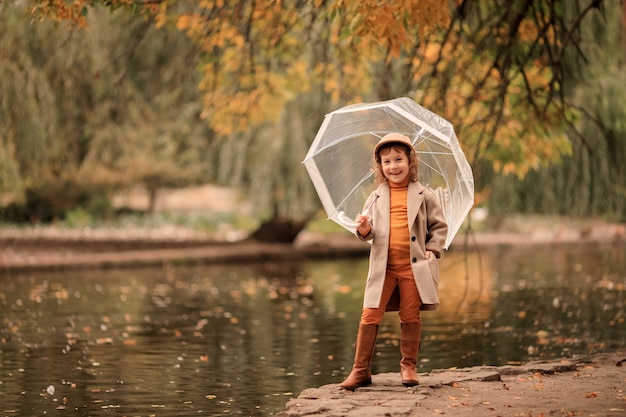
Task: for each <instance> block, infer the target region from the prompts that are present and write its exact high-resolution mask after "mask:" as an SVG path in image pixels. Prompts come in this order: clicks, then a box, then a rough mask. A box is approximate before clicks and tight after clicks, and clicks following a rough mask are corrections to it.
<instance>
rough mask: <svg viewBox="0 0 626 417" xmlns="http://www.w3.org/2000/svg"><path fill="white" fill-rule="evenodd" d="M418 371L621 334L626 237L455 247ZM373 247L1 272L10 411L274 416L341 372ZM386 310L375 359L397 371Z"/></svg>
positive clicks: (541, 354) (529, 354) (616, 343)
mask: <svg viewBox="0 0 626 417" xmlns="http://www.w3.org/2000/svg"><path fill="white" fill-rule="evenodd" d="M441 269H442V271H441V272H442V283H441V287H440V296H441V299H442V305H441V307H440V309H439V310H438V311H437V312H425V313H424V317H423V319H424V342H423V351H422V354H421V361H420V371H427V370H430V369H433V368H447V367H453V366H458V367H463V366H473V365H481V364H494V365H501V364H506V363H518V362H523V361H527V360H530V359H536V358H550V357H554V356H561V355H565V356H573V355H580V354H587V353H591V352H595V351H599V350H614V349H617V348H623V347H624V337H625V330H624V329H625V328H626V324H625V323H624V320H625V317H624V316H625V313H626V310H625V307H624V286H625V284H626V272H625V271H626V248H624V247H623V246H594V247H578V246H577V247H569V248H556V247H555V248H552V247H550V248H546V247H542V248H541V249H539V250H532V249H517V250H512V249H510V248H507V249H498V250H493V251H490V252H488V253H483V254H482V255H481V256H479V254H478V253H469V254H463V253H460V252H452V253H448V254H447V256H446V257H445V258H444V260H443V261H442V263H441ZM366 272H367V259H356V260H355V259H349V260H341V261H323V262H306V263H302V264H289V263H266V264H258V265H230V266H195V267H184V268H183V267H172V266H166V267H164V268H161V269H140V270H139V269H138V270H106V271H72V272H64V273H47V274H17V275H4V276H2V279H1V281H0V307H1V309H2V310H1V313H0V317H2V328H1V333H0V337H1V344H0V358H1V361H0V415H2V416H32V415H42V414H44V413H46V414H50V413H53V412H56V410H71V411H72V414H73V415H84V416H99V415H104V414H110V413H111V412H114V413H115V414H120V415H141V416H148V415H155V416H169V415H172V416H174V415H177V416H180V415H192V414H193V415H196V414H203V415H209V416H226V415H229V416H232V415H244V416H267V415H271V414H273V413H275V412H277V411H278V410H281V409H283V408H284V405H285V403H286V401H287V400H288V399H289V398H291V397H292V396H297V395H298V394H299V392H300V391H301V390H302V389H304V388H307V387H311V386H319V385H323V384H326V383H331V382H333V383H335V382H340V381H341V380H342V379H343V378H344V377H345V375H346V374H347V373H348V371H349V368H350V366H351V363H352V359H353V354H354V351H353V349H352V344H353V342H354V336H355V332H356V329H357V321H358V317H359V315H360V309H361V301H362V291H363V289H362V285H363V279H364V277H365V275H366ZM398 335H399V324H398V318H397V316H396V315H395V314H390V315H388V317H386V318H385V320H384V321H383V325H382V327H381V332H380V337H379V342H378V346H377V353H376V358H375V360H374V369H373V370H374V372H397V370H398V361H399V349H398Z"/></svg>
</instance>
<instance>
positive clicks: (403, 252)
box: [387, 181, 411, 265]
mask: <svg viewBox="0 0 626 417" xmlns="http://www.w3.org/2000/svg"><path fill="white" fill-rule="evenodd" d="M389 188H390V192H391V201H390V217H389V226H390V227H389V256H388V259H387V264H388V265H407V264H410V263H411V246H410V245H411V239H410V234H409V225H408V223H409V219H408V214H407V213H408V209H407V195H408V191H409V183H408V181H407V182H406V184H394V183H392V182H389Z"/></svg>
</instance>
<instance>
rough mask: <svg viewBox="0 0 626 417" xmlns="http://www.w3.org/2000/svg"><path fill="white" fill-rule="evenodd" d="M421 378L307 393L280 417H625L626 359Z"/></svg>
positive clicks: (392, 376) (383, 377)
mask: <svg viewBox="0 0 626 417" xmlns="http://www.w3.org/2000/svg"><path fill="white" fill-rule="evenodd" d="M419 376H420V384H419V385H418V386H416V387H411V388H406V387H404V386H402V384H401V383H400V376H399V373H384V374H378V375H373V376H372V385H370V386H367V387H362V388H357V389H356V390H355V391H354V392H351V391H346V390H343V389H341V388H340V387H339V384H328V385H323V386H321V387H318V388H308V389H305V390H304V391H302V392H301V393H300V395H299V396H298V397H297V398H293V399H291V400H290V401H288V402H287V404H286V406H285V410H284V411H282V412H279V413H278V414H277V417H306V416H313V415H316V416H325V417H348V416H359V417H379V416H388V417H400V416H418V415H446V416H454V417H474V416H494V417H504V416H511V417H513V416H520V417H521V416H523V417H547V416H567V417H570V416H588V417H593V416H598V417H617V416H623V415H624V413H625V412H626V351H617V352H612V353H601V354H595V355H593V356H591V357H590V358H585V359H561V360H552V361H545V362H544V361H542V362H529V363H527V364H524V365H518V366H501V367H493V366H477V367H472V368H462V369H445V370H433V371H431V372H428V373H421V374H419Z"/></svg>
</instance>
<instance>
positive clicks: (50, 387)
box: [46, 385, 55, 395]
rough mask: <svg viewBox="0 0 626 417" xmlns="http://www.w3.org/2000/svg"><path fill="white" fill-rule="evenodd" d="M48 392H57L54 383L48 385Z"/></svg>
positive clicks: (50, 393)
mask: <svg viewBox="0 0 626 417" xmlns="http://www.w3.org/2000/svg"><path fill="white" fill-rule="evenodd" d="M46 392H47V393H48V394H49V395H54V392H55V389H54V385H48V388H46Z"/></svg>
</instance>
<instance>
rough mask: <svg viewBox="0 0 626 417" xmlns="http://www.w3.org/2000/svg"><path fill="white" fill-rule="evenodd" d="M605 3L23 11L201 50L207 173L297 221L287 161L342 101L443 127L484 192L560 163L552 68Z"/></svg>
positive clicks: (291, 163) (418, 0)
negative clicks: (417, 110) (139, 19)
mask: <svg viewBox="0 0 626 417" xmlns="http://www.w3.org/2000/svg"><path fill="white" fill-rule="evenodd" d="M606 1H610V0H604V1H603V0H575V1H572V2H567V4H564V3H563V2H561V1H559V0H524V1H520V2H509V1H504V0H501V1H495V2H493V1H491V2H485V1H483V0H460V1H457V2H454V3H449V2H440V1H434V0H431V1H426V0H412V1H402V2H401V1H389V2H384V3H382V4H381V3H380V2H377V1H374V0H365V1H359V0H341V1H340V0H335V1H333V0H327V1H324V0H308V1H307V0H284V1H269V0H268V1H252V0H241V1H238V2H237V3H235V4H232V3H228V4H226V2H223V1H222V0H215V1H210V0H207V1H203V2H201V3H199V4H196V3H194V2H186V1H158V0H155V1H151V2H143V1H139V0H137V1H132V0H107V1H106V2H99V1H96V0H91V1H87V0H76V1H74V2H72V3H66V2H65V1H63V0H54V1H45V2H44V1H37V0H33V1H32V4H33V7H32V8H31V11H32V12H33V13H34V16H36V17H38V18H43V19H52V20H63V21H67V20H69V21H71V22H73V23H74V24H76V25H78V26H84V25H86V24H87V23H88V21H87V19H86V18H85V15H89V13H91V10H92V9H93V8H97V7H100V6H105V7H109V8H117V7H123V8H126V9H128V10H131V11H133V12H135V13H139V14H142V15H144V16H149V17H150V18H151V19H153V21H154V22H155V25H156V26H157V27H167V26H168V25H169V24H170V23H171V24H174V25H176V27H177V28H178V29H179V30H181V31H184V32H185V33H186V34H187V35H188V36H189V39H190V40H191V41H192V42H193V43H194V44H195V45H197V47H198V48H199V49H201V50H202V56H201V58H200V68H201V71H202V82H201V83H200V91H201V94H202V108H203V111H202V116H203V117H204V118H205V120H206V122H207V125H208V126H209V127H210V129H211V132H212V133H213V134H214V135H215V137H216V138H217V139H218V140H219V143H220V144H219V146H217V147H216V149H217V150H218V152H217V154H216V156H215V159H214V161H215V162H216V165H215V166H214V170H213V173H214V174H215V175H216V176H217V177H221V178H223V173H228V177H229V178H230V179H231V181H233V183H235V184H239V185H242V184H243V185H244V186H247V187H249V188H248V189H249V190H250V192H254V193H255V194H257V195H258V196H260V200H261V201H262V202H263V204H260V205H259V208H260V212H261V213H262V215H263V216H266V218H267V217H278V216H281V215H284V216H287V217H297V216H298V215H299V216H301V217H304V218H306V217H308V216H310V214H311V212H312V210H313V207H318V205H317V204H316V199H315V198H314V196H312V193H311V192H310V191H306V190H310V189H311V187H310V184H309V183H308V178H306V176H305V174H304V170H302V169H299V170H298V168H297V165H298V163H299V161H297V159H296V158H298V156H300V157H302V156H304V151H303V150H305V149H306V147H307V146H308V143H310V141H311V140H312V138H313V136H314V133H315V129H316V128H317V126H318V125H319V123H320V122H321V119H322V115H323V114H325V113H326V112H327V111H328V110H331V109H333V108H336V107H339V106H341V105H343V104H346V103H349V102H355V101H362V100H364V101H373V100H379V99H386V98H391V97H395V96H401V95H408V96H411V97H413V98H415V99H416V100H417V101H419V102H421V103H423V104H424V105H425V106H427V107H429V108H431V109H432V110H434V111H436V112H438V113H440V114H442V115H444V116H445V117H446V118H448V119H449V120H451V121H452V122H453V123H454V124H455V126H456V129H457V134H458V136H459V138H460V140H461V142H462V145H463V147H464V149H465V151H466V153H467V154H468V155H470V159H471V162H472V165H473V168H474V170H475V172H476V176H477V185H478V188H479V190H485V191H487V192H488V191H489V187H488V184H489V182H490V178H491V177H492V176H493V175H494V174H507V173H514V174H516V175H518V176H519V177H520V178H521V177H523V176H524V175H526V174H527V173H528V172H529V171H530V170H535V169H537V168H539V167H540V166H542V165H544V164H548V163H550V162H554V161H558V160H559V159H560V158H561V157H562V156H563V155H567V154H569V153H570V152H571V147H570V142H569V140H568V138H567V137H566V135H565V133H564V132H565V129H566V128H567V126H568V123H569V122H571V121H572V120H574V119H573V117H574V112H573V111H572V109H571V108H570V107H568V101H567V99H568V97H567V95H566V92H565V90H564V88H563V86H564V82H565V80H566V76H567V74H566V73H565V67H564V59H563V58H564V55H565V52H566V51H571V52H572V53H574V54H580V52H581V48H580V25H581V23H582V22H584V21H585V20H586V19H588V18H589V16H593V15H597V14H598V13H599V8H600V7H601V6H602V5H603V4H604V3H605V2H606ZM450 5H452V7H450ZM294 153H296V155H294ZM225 162H226V163H225ZM263 167H265V169H262V168H263ZM279 167H280V168H279ZM273 168H279V169H273ZM294 190H296V191H297V192H296V193H293V191H294ZM302 195H306V196H308V197H307V198H304V199H303V198H301V197H302Z"/></svg>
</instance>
